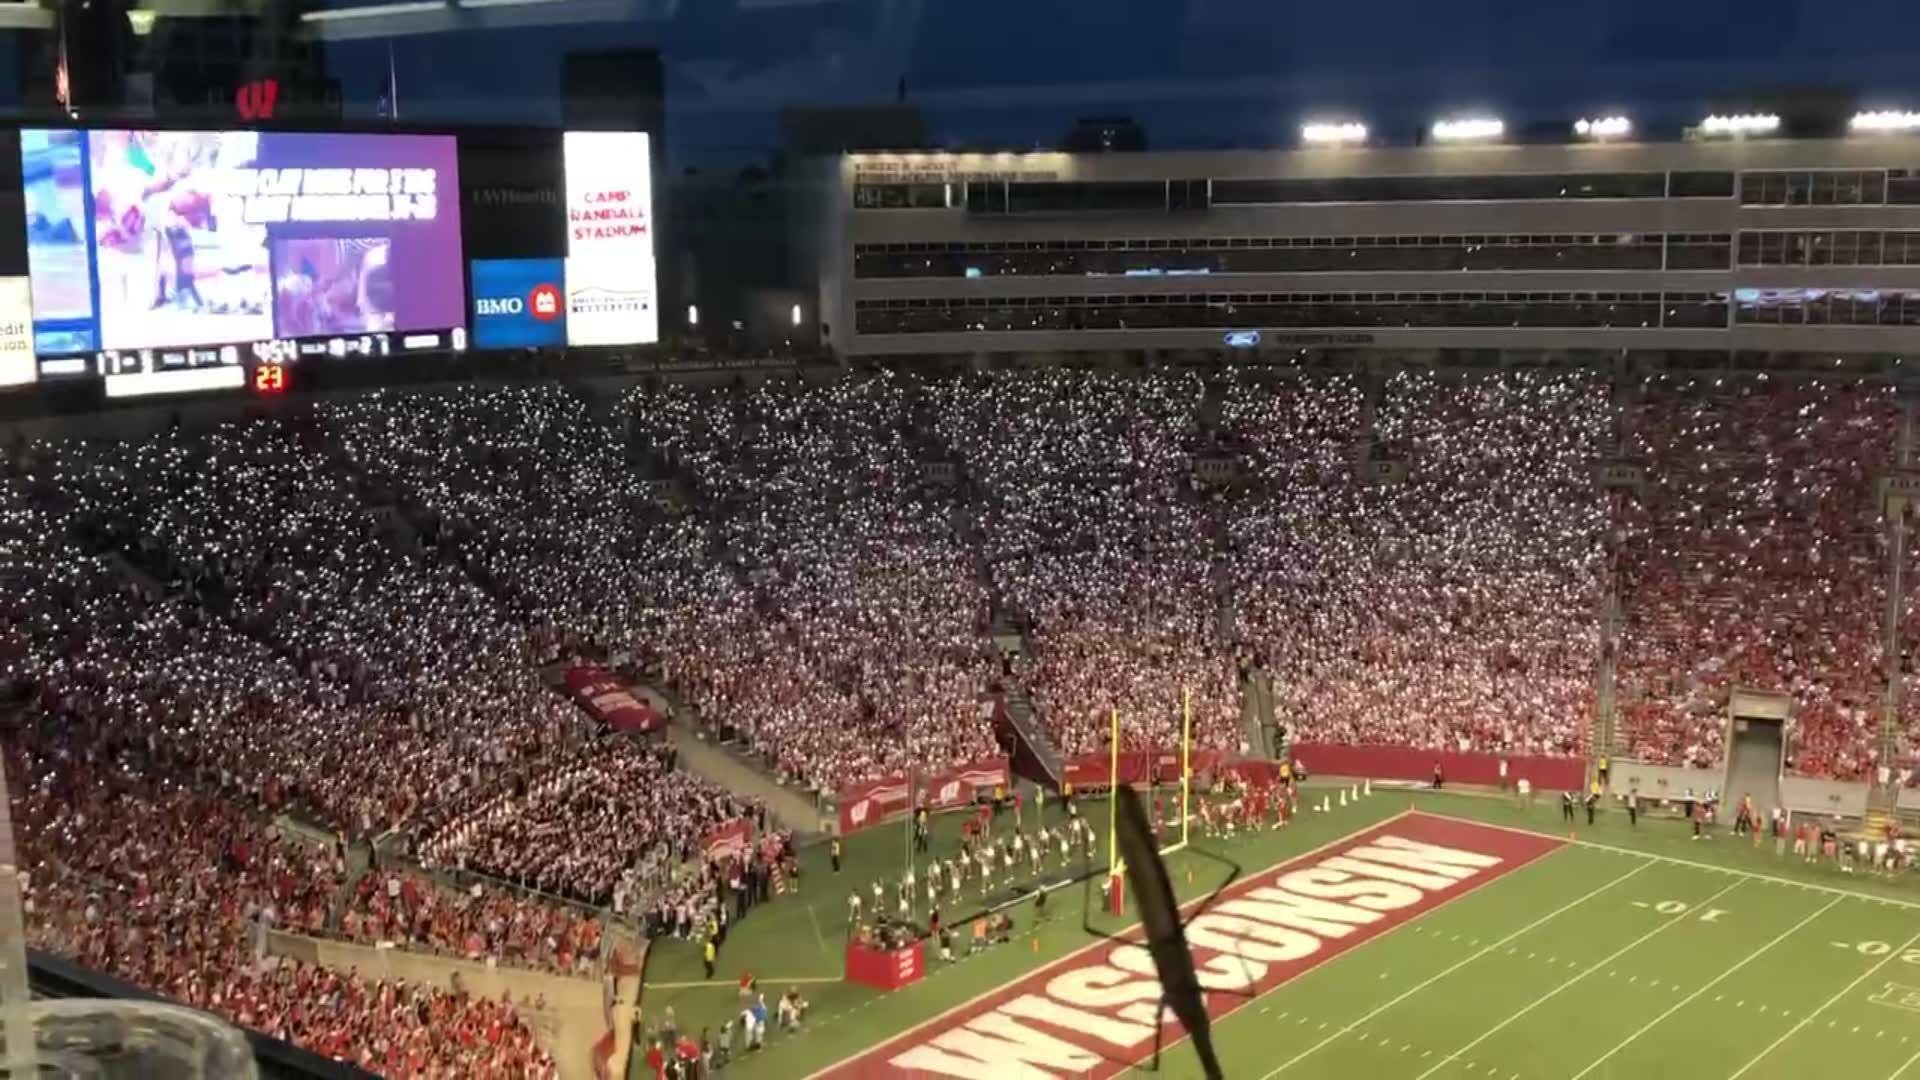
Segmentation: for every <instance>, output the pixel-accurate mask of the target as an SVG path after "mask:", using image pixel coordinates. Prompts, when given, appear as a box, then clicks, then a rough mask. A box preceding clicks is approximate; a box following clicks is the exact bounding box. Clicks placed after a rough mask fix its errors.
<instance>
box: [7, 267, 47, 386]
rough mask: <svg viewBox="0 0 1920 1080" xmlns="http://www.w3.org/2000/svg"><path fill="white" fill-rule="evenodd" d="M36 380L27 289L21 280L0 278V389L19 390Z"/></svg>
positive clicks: (37, 375) (31, 317)
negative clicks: (15, 387)
mask: <svg viewBox="0 0 1920 1080" xmlns="http://www.w3.org/2000/svg"><path fill="white" fill-rule="evenodd" d="M38 377H39V370H38V369H37V368H35V367H34V363H33V301H32V297H31V288H30V286H29V283H28V281H27V279H26V278H24V277H0V386H23V385H25V384H27V383H30V382H33V381H34V380H35V379H36V378H38Z"/></svg>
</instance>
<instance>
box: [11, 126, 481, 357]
mask: <svg viewBox="0 0 1920 1080" xmlns="http://www.w3.org/2000/svg"><path fill="white" fill-rule="evenodd" d="M20 141H21V163H22V168H23V178H24V183H23V194H24V198H25V204H26V215H27V263H28V272H29V276H30V278H31V291H32V302H33V330H34V351H35V352H36V354H38V356H39V357H40V358H41V360H40V365H41V374H43V375H60V374H83V373H90V372H91V371H94V370H97V371H98V372H99V373H100V374H102V375H104V376H106V377H107V379H108V381H109V386H108V393H109V394H110V395H113V394H114V393H115V389H114V385H113V381H114V379H115V377H116V376H119V377H123V378H122V383H123V384H124V385H126V386H128V387H134V388H136V389H132V390H130V391H129V392H151V391H160V390H165V389H172V388H174V387H173V386H168V385H166V384H167V382H168V380H166V379H164V378H162V379H154V378H152V376H155V375H161V376H164V375H166V374H167V373H170V372H179V373H184V372H188V371H202V372H203V375H202V376H201V377H200V378H198V379H197V380H187V379H181V380H178V383H177V385H178V386H180V387H181V388H189V387H187V384H188V383H208V382H209V380H208V379H207V378H206V377H205V375H206V374H214V375H216V378H215V379H214V380H213V383H217V384H222V385H223V384H224V383H225V382H226V381H229V380H230V381H231V382H232V384H233V385H235V386H238V385H240V384H241V382H242V381H243V377H242V374H241V372H240V370H239V369H240V368H241V367H242V366H243V365H244V364H246V363H248V362H254V361H260V362H275V363H279V362H284V361H287V360H293V359H297V358H298V357H300V356H307V355H319V356H328V355H330V356H333V357H345V356H382V355H387V354H390V353H400V352H405V351H409V350H416V349H439V348H446V347H449V346H452V347H456V348H458V347H463V346H464V344H465V331H464V326H465V322H466V297H465V276H464V273H463V270H464V263H463V261H462V254H461V250H460V199H459V190H460V188H459V177H458V173H457V170H458V152H457V150H456V147H455V140H454V138H453V137H452V136H450V135H372V134H365V135H363V134H339V133H305V132H277V131H276V132H262V131H138V130H124V129H115V130H101V131H80V130H45V129H27V130H23V131H22V132H21V133H20ZM76 358H78V362H77V363H76ZM222 368H231V369H234V370H233V374H232V375H231V376H227V375H225V374H224V373H218V372H212V371H207V369H222ZM133 375H143V376H147V378H145V379H144V380H129V379H126V378H124V377H126V376H133ZM190 388H195V389H198V388H202V387H201V386H200V385H193V386H191V387H190Z"/></svg>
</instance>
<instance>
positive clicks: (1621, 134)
mask: <svg viewBox="0 0 1920 1080" xmlns="http://www.w3.org/2000/svg"><path fill="white" fill-rule="evenodd" d="M1573 133H1574V134H1575V135H1578V136H1580V137H1581V138H1583V139H1621V138H1625V137H1626V136H1628V135H1631V134H1633V121H1631V120H1629V119H1627V118H1626V117H1624V116H1602V117H1599V118H1597V119H1592V120H1589V119H1587V118H1586V117H1581V118H1580V119H1578V120H1576V121H1574V122H1573Z"/></svg>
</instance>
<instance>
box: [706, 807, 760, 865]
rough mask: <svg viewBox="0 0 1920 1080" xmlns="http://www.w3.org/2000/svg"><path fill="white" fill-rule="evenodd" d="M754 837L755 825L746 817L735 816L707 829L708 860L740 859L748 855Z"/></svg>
mask: <svg viewBox="0 0 1920 1080" xmlns="http://www.w3.org/2000/svg"><path fill="white" fill-rule="evenodd" d="M752 839H753V825H752V824H751V823H750V822H748V821H747V819H746V818H734V819H733V820H732V821H729V822H727V823H726V824H724V825H716V826H715V827H713V828H712V829H709V830H708V831H707V861H708V862H718V861H720V860H721V859H739V858H741V857H743V856H745V855H746V853H747V844H748V843H749V842H750V841H751V840H752Z"/></svg>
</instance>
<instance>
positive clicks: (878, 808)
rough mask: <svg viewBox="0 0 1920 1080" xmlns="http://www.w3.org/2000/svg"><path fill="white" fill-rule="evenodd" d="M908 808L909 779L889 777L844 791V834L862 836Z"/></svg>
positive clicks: (841, 811) (841, 822)
mask: <svg viewBox="0 0 1920 1080" xmlns="http://www.w3.org/2000/svg"><path fill="white" fill-rule="evenodd" d="M906 808H907V778H906V777H904V776H888V777H884V778H882V779H879V780H868V781H867V782H865V783H862V784H850V785H848V786H847V787H844V788H841V789H840V834H841V835H842V836H845V835H848V834H850V833H856V832H859V831H860V830H861V829H864V828H866V827H867V826H869V825H877V824H879V823H880V822H882V821H884V820H886V819H887V818H888V817H890V816H892V815H894V814H897V813H899V812H901V811H902V810H905V809H906Z"/></svg>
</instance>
